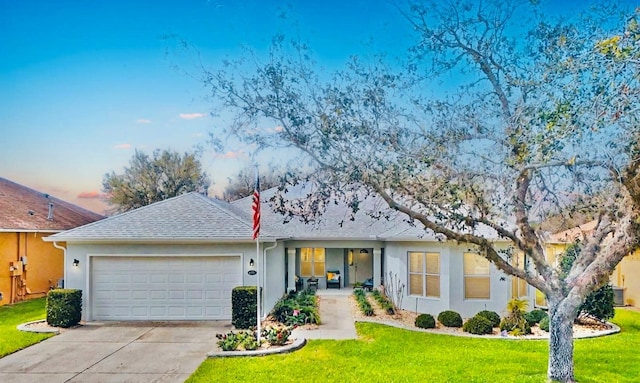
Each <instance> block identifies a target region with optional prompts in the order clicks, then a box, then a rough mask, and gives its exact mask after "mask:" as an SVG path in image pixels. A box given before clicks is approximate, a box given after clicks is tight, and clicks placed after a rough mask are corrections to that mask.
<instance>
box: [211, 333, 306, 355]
mask: <svg viewBox="0 0 640 383" xmlns="http://www.w3.org/2000/svg"><path fill="white" fill-rule="evenodd" d="M306 344H307V339H305V338H298V339H295V340H294V341H293V342H292V343H290V344H286V345H284V346H282V347H272V348H264V349H260V350H251V351H220V350H216V351H211V352H208V353H207V358H233V357H240V356H265V355H273V354H286V353H289V352H293V351H296V350H299V349H301V348H302V347H304V345H306Z"/></svg>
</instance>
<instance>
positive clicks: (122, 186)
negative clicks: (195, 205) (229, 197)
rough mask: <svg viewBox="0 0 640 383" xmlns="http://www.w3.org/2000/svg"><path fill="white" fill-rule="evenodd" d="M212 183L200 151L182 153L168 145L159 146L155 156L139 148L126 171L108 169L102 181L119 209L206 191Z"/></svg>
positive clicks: (118, 210) (116, 209)
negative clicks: (169, 147) (201, 159)
mask: <svg viewBox="0 0 640 383" xmlns="http://www.w3.org/2000/svg"><path fill="white" fill-rule="evenodd" d="M209 185H210V182H209V179H208V178H207V174H206V173H205V172H203V171H202V165H201V164H200V161H199V160H198V156H197V154H196V153H184V154H183V155H180V153H178V152H174V151H171V150H168V149H165V150H159V149H158V150H155V151H154V152H153V157H149V156H148V155H147V154H145V153H144V152H142V151H140V150H136V151H135V153H134V155H133V157H131V160H130V161H129V166H128V167H125V169H124V173H122V174H116V173H115V172H111V173H107V174H105V175H104V178H103V181H102V187H103V191H104V193H105V194H106V201H107V202H108V203H109V204H110V205H112V206H113V207H114V208H113V211H115V212H125V211H129V210H133V209H137V208H139V207H142V206H146V205H150V204H152V203H154V202H158V201H162V200H165V199H167V198H171V197H175V196H178V195H180V194H184V193H188V192H192V191H197V192H199V193H202V194H205V195H206V193H207V189H208V188H209Z"/></svg>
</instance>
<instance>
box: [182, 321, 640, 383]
mask: <svg viewBox="0 0 640 383" xmlns="http://www.w3.org/2000/svg"><path fill="white" fill-rule="evenodd" d="M616 311H617V313H616V316H615V318H614V319H613V322H615V323H616V324H618V325H619V326H620V327H621V328H622V332H621V333H620V334H617V335H612V336H607V337H602V338H596V339H584V340H576V342H575V361H576V378H577V380H578V381H579V382H581V383H589V382H593V383H596V382H620V383H621V382H637V381H638V376H640V363H639V362H640V356H638V351H637V350H638V349H640V313H637V312H630V311H627V310H616ZM356 327H357V330H358V334H359V335H360V339H358V340H348V341H332V340H311V341H309V343H308V344H307V346H305V347H304V348H302V349H301V350H299V351H296V352H294V353H291V354H284V355H275V356H264V357H249V358H218V359H215V358H214V359H208V360H206V361H204V362H203V363H202V365H201V366H200V367H199V368H198V370H197V371H196V372H195V373H194V374H193V375H192V376H191V377H190V378H189V379H188V380H187V382H189V383H194V382H212V381H216V382H231V381H234V382H235V381H252V382H300V381H313V382H332V381H344V382H361V381H364V382H383V381H384V382H414V381H428V382H545V381H546V371H547V345H548V343H547V341H541V340H537V341H536V340H522V341H517V340H516V341H513V340H505V339H477V338H465V337H454V336H447V335H436V334H426V333H418V332H412V331H407V330H401V329H396V328H392V327H387V326H384V325H379V324H373V323H357V326H356Z"/></svg>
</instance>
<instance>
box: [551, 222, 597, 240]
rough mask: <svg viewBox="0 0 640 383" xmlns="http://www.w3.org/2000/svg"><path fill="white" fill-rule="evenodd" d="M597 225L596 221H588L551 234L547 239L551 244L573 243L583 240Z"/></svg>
mask: <svg viewBox="0 0 640 383" xmlns="http://www.w3.org/2000/svg"><path fill="white" fill-rule="evenodd" d="M597 225H598V221H597V220H593V221H589V222H587V223H584V224H582V225H580V226H577V227H573V228H571V229H568V230H564V231H561V232H559V233H554V234H551V235H550V236H549V238H550V240H551V241H552V242H561V243H565V242H575V241H576V240H578V239H584V237H585V236H587V235H589V234H591V233H593V230H595V228H596V226H597Z"/></svg>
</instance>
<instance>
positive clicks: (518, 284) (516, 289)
mask: <svg viewBox="0 0 640 383" xmlns="http://www.w3.org/2000/svg"><path fill="white" fill-rule="evenodd" d="M526 262H527V257H526V256H525V255H524V253H523V252H521V251H518V252H516V253H515V254H514V255H513V258H512V259H511V265H512V266H513V267H515V268H517V269H521V270H525V268H526ZM528 286H529V284H528V283H527V281H525V280H524V279H522V278H518V277H512V278H511V298H525V297H527V296H529V291H528V290H529V289H528Z"/></svg>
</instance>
